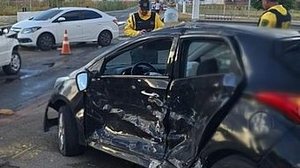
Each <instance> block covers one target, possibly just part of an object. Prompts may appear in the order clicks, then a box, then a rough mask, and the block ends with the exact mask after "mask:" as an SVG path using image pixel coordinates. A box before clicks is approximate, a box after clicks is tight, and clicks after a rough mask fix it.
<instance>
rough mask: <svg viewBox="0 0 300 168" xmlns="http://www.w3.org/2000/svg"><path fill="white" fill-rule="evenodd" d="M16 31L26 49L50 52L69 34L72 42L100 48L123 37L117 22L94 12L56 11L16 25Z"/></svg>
mask: <svg viewBox="0 0 300 168" xmlns="http://www.w3.org/2000/svg"><path fill="white" fill-rule="evenodd" d="M11 30H12V31H14V32H17V33H18V40H19V42H20V45H22V46H37V47H38V48H40V49H41V50H49V49H51V48H52V47H53V46H54V45H55V44H60V43H62V41H63V35H64V32H65V30H67V32H68V37H69V42H93V41H97V42H98V44H99V45H100V46H107V45H110V43H111V40H112V39H113V38H116V37H118V36H119V28H118V22H117V19H116V18H115V17H113V16H110V15H108V14H106V13H104V12H101V11H99V10H97V9H92V8H79V7H66V8H53V9H49V10H46V11H43V12H41V13H40V14H38V15H37V16H34V17H32V18H30V19H28V20H24V21H21V22H18V23H16V24H14V25H13V26H12V28H11Z"/></svg>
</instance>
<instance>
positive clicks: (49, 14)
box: [33, 9, 62, 21]
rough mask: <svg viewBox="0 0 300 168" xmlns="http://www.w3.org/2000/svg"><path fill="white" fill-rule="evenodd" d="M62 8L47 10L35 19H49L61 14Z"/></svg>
mask: <svg viewBox="0 0 300 168" xmlns="http://www.w3.org/2000/svg"><path fill="white" fill-rule="evenodd" d="M61 11H62V10H59V9H58V10H47V11H44V12H42V13H40V14H39V15H37V16H35V17H34V18H33V20H37V21H39V20H48V19H51V18H53V17H54V16H56V15H57V14H59V13H60V12H61Z"/></svg>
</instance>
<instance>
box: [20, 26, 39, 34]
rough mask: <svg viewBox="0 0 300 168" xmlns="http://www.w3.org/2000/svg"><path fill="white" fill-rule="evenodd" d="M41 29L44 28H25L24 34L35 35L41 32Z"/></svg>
mask: <svg viewBox="0 0 300 168" xmlns="http://www.w3.org/2000/svg"><path fill="white" fill-rule="evenodd" d="M40 28H42V27H30V28H25V29H23V30H22V32H21V33H22V34H29V33H34V32H36V31H37V30H39V29H40Z"/></svg>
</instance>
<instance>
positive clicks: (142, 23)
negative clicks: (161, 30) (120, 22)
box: [132, 12, 156, 32]
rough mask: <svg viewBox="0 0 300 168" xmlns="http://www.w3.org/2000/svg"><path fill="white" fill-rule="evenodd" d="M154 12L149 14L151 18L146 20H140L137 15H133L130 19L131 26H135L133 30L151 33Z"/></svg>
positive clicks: (153, 25) (153, 26) (153, 24)
mask: <svg viewBox="0 0 300 168" xmlns="http://www.w3.org/2000/svg"><path fill="white" fill-rule="evenodd" d="M155 15H156V13H155V12H151V16H150V18H149V19H147V20H143V19H141V18H140V16H139V14H138V13H134V14H133V15H132V17H134V19H133V18H132V21H133V25H134V26H135V30H138V31H140V30H143V29H145V30H147V31H148V32H150V31H152V30H153V29H154V28H155Z"/></svg>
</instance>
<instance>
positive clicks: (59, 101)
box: [44, 96, 72, 132]
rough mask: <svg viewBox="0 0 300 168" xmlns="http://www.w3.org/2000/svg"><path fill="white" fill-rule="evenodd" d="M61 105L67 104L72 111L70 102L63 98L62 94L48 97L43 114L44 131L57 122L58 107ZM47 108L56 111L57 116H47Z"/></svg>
mask: <svg viewBox="0 0 300 168" xmlns="http://www.w3.org/2000/svg"><path fill="white" fill-rule="evenodd" d="M62 106H68V107H69V108H70V110H71V111H72V108H71V106H70V103H69V102H68V101H67V100H65V98H63V97H62V96H55V97H52V98H51V99H50V101H49V103H48V105H47V107H46V110H45V115H44V132H48V131H49V129H50V128H51V127H53V126H55V125H57V124H58V114H59V108H60V107H62ZM49 108H52V109H54V110H55V111H56V112H57V117H55V118H49V117H48V116H49V115H48V112H49Z"/></svg>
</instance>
